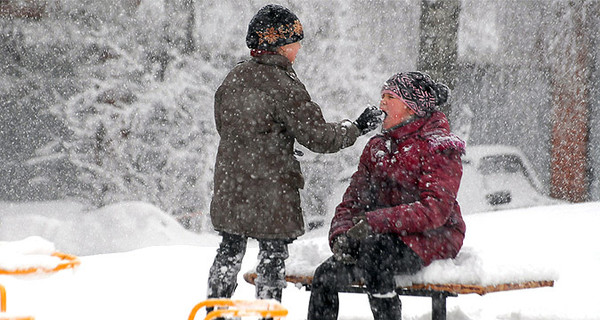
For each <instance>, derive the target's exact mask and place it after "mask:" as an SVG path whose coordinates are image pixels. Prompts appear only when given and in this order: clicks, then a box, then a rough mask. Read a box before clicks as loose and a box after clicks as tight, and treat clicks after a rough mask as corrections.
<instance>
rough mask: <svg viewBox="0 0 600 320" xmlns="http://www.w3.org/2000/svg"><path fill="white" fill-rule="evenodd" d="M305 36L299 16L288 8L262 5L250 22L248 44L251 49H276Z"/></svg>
mask: <svg viewBox="0 0 600 320" xmlns="http://www.w3.org/2000/svg"><path fill="white" fill-rule="evenodd" d="M303 38H304V32H303V31H302V24H300V20H298V17H297V16H296V15H295V14H294V13H292V12H291V11H290V10H289V9H287V8H284V7H282V6H280V5H276V4H269V5H266V6H264V7H262V8H261V9H260V10H259V11H258V12H257V13H256V15H254V17H253V18H252V20H251V21H250V24H248V34H247V35H246V45H247V46H248V48H250V49H256V50H267V51H275V49H277V47H281V46H283V45H286V44H290V43H294V42H298V41H300V40H302V39H303Z"/></svg>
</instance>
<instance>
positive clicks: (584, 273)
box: [0, 202, 600, 320]
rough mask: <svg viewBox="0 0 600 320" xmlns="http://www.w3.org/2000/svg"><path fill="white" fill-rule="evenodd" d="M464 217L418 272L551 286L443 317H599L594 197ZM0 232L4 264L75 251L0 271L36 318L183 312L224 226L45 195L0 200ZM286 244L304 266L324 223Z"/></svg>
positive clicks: (250, 291) (316, 256)
mask: <svg viewBox="0 0 600 320" xmlns="http://www.w3.org/2000/svg"><path fill="white" fill-rule="evenodd" d="M465 220H466V222H467V227H468V231H467V238H466V239H465V251H464V252H463V253H462V254H463V256H462V258H459V259H456V261H454V262H449V261H445V262H438V263H436V264H435V265H433V266H432V267H431V268H429V269H428V271H427V272H425V273H422V274H420V275H419V276H418V277H420V278H419V279H420V280H423V279H424V280H427V279H431V278H441V279H444V278H446V279H451V280H453V281H456V280H459V281H465V282H469V281H471V282H481V283H494V282H498V281H500V282H502V281H506V280H511V279H515V280H518V279H520V278H535V277H541V278H544V277H549V276H555V277H556V278H557V279H558V280H557V281H556V284H555V286H554V287H553V288H540V289H529V290H520V291H511V292H502V293H492V294H488V295H484V296H478V295H474V294H473V295H464V296H460V297H458V298H448V319H449V320H452V319H454V320H466V319H502V320H523V319H532V320H533V319H535V320H539V319H600V304H598V294H597V288H599V287H600V277H598V270H600V233H599V232H598V231H597V229H598V226H600V203H586V204H576V205H560V206H552V207H537V208H529V209H520V210H511V211H497V212H491V213H482V214H477V215H470V216H466V217H465ZM0 241H3V242H2V243H0V268H1V269H9V268H14V267H15V266H17V265H19V264H21V266H22V264H50V265H51V264H52V263H55V261H52V260H48V257H47V254H48V253H49V252H51V251H53V250H58V251H61V252H65V253H69V254H76V255H79V256H80V260H81V265H80V266H78V267H77V268H76V269H74V270H64V271H60V272H57V273H51V274H36V275H29V276H9V275H0V284H2V285H4V286H5V287H6V290H7V296H8V299H7V311H8V313H9V314H15V315H30V316H34V317H35V319H37V320H55V319H56V320H59V319H60V320H63V319H73V320H75V319H103V320H104V319H145V320H153V319H157V320H158V319H187V317H188V315H189V312H190V311H191V309H192V307H193V306H194V305H195V304H196V303H198V302H200V301H202V300H204V299H205V294H206V293H205V292H206V277H207V274H208V269H209V267H210V264H211V262H212V259H213V256H214V254H215V249H216V246H217V244H218V241H219V238H218V237H217V236H216V235H215V234H212V233H205V234H194V233H191V232H188V231H186V230H185V229H183V228H181V227H180V226H179V225H178V224H177V223H176V221H175V220H174V219H173V218H171V217H170V216H168V215H166V214H165V213H163V212H162V211H161V210H159V209H157V208H155V207H153V206H151V205H148V204H145V203H136V202H133V203H123V204H119V205H113V206H110V207H105V208H102V209H99V210H88V209H87V208H86V207H84V206H82V205H80V204H77V203H70V202H51V203H27V204H11V203H0ZM257 251H258V250H257V246H256V243H255V242H254V241H251V242H250V248H249V250H248V253H247V255H246V258H245V259H244V265H243V268H242V270H243V271H244V270H250V269H252V268H253V267H254V264H255V263H256V254H257ZM290 251H291V257H290V260H289V261H288V265H289V269H290V270H295V272H304V271H306V270H309V269H310V268H312V267H314V265H315V264H317V263H318V262H319V261H320V260H321V259H323V258H324V257H326V256H328V255H329V252H328V248H327V245H326V244H325V238H324V232H323V231H321V232H316V233H312V234H308V235H306V236H303V237H302V238H301V239H299V240H298V241H297V242H295V243H294V244H293V245H292V247H291V249H290ZM26 259H28V260H26ZM442 267H444V268H442ZM461 268H462V269H461ZM437 270H443V271H440V272H443V274H440V272H438V271H437ZM507 277H508V278H507ZM239 281H240V283H239V286H238V289H237V291H236V294H235V296H234V298H237V299H251V298H253V297H254V287H253V286H251V285H249V284H247V283H245V282H244V281H243V280H242V278H241V274H240V279H239ZM308 299H309V292H306V291H304V289H298V288H296V287H294V286H292V285H290V286H288V288H287V289H285V292H284V298H283V305H284V306H285V307H287V308H288V309H289V311H290V314H289V316H288V317H287V319H292V320H296V319H305V315H306V309H307V304H308ZM402 301H403V313H404V315H403V316H404V319H418V320H421V319H430V316H431V301H430V299H429V298H419V297H402ZM203 315H204V313H203V312H201V313H199V314H198V316H197V317H196V319H202V318H203ZM371 318H372V316H371V314H370V311H369V307H368V302H367V298H366V296H364V295H358V294H342V295H341V310H340V319H347V320H350V319H352V320H354V319H371Z"/></svg>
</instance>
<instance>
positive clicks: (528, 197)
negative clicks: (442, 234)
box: [458, 145, 565, 214]
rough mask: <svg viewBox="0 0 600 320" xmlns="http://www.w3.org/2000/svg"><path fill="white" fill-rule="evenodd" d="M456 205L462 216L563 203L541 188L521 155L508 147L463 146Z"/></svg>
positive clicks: (517, 150) (537, 179)
mask: <svg viewBox="0 0 600 320" xmlns="http://www.w3.org/2000/svg"><path fill="white" fill-rule="evenodd" d="M462 161H463V177H462V180H461V184H460V188H459V190H458V202H459V204H460V206H461V210H462V212H463V214H472V213H477V212H485V211H494V210H505V209H515V208H524V207H535V206H544V205H553V204H560V203H565V201H563V200H558V199H554V198H551V197H549V196H547V195H545V194H544V187H543V185H542V183H541V181H540V179H539V177H538V175H537V173H536V172H535V170H534V169H533V166H532V165H531V163H530V162H529V160H528V159H527V157H526V156H525V155H524V154H523V152H522V151H521V150H520V149H518V148H516V147H513V146H508V145H473V146H467V152H466V154H465V155H464V156H463V157H462Z"/></svg>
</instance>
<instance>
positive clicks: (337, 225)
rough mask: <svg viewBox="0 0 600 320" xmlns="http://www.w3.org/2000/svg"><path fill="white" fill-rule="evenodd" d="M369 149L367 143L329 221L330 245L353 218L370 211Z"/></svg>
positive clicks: (351, 224)
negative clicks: (356, 168) (340, 200)
mask: <svg viewBox="0 0 600 320" xmlns="http://www.w3.org/2000/svg"><path fill="white" fill-rule="evenodd" d="M371 141H373V139H372V140H371ZM370 149H371V148H370V143H369V144H367V146H366V147H365V149H364V150H363V153H362V155H361V157H360V162H359V164H358V170H356V172H355V173H354V174H353V175H352V177H351V179H350V185H349V186H348V188H347V189H346V192H345V193H344V196H343V198H342V202H341V203H340V204H339V205H338V206H337V207H336V209H335V214H334V216H333V219H332V220H331V228H330V229H329V241H330V244H331V243H332V242H333V239H335V237H337V236H338V235H340V234H342V233H345V232H346V231H348V229H350V228H352V227H353V226H354V223H353V221H352V218H353V217H356V216H359V215H364V213H365V212H366V211H368V210H369V209H370V206H371V204H372V196H371V190H370V183H369V181H370V172H369V169H368V168H369V167H368V165H367V164H368V158H369V154H370Z"/></svg>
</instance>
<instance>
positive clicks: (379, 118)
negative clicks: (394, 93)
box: [354, 106, 383, 134]
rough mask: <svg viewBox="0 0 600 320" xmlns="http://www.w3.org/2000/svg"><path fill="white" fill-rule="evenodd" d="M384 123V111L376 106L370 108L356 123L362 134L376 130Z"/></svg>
mask: <svg viewBox="0 0 600 320" xmlns="http://www.w3.org/2000/svg"><path fill="white" fill-rule="evenodd" d="M382 122H383V111H381V109H379V108H377V107H376V106H370V107H367V108H366V109H365V111H363V113H362V114H361V115H360V116H358V119H356V121H354V124H355V125H356V127H358V130H360V133H361V134H365V133H368V132H369V131H373V130H375V128H377V126H379V125H380V124H381V123H382Z"/></svg>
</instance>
